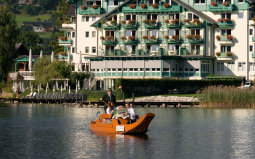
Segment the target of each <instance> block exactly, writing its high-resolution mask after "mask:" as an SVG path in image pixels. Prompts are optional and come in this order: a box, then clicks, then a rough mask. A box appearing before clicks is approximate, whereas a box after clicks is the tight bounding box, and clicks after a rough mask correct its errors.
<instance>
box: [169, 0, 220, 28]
mask: <svg viewBox="0 0 255 159" xmlns="http://www.w3.org/2000/svg"><path fill="white" fill-rule="evenodd" d="M173 1H175V2H176V3H178V4H179V5H181V6H183V7H184V8H186V9H188V10H189V11H191V12H192V13H195V14H196V15H197V16H199V17H200V18H202V19H204V20H206V21H207V22H209V23H211V24H217V21H216V20H214V19H212V18H211V17H209V16H208V15H206V14H204V13H202V12H201V11H198V10H196V9H194V8H192V7H191V6H189V5H188V4H186V3H184V2H183V1H181V0H173Z"/></svg>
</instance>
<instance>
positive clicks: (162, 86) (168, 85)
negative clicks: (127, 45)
mask: <svg viewBox="0 0 255 159" xmlns="http://www.w3.org/2000/svg"><path fill="white" fill-rule="evenodd" d="M241 83H242V81H241V79H216V80H213V79H208V80H175V79H116V81H115V90H119V85H122V88H123V92H124V93H125V94H126V95H127V96H128V97H130V96H132V93H135V95H136V96H137V95H161V94H168V90H173V89H178V90H182V91H185V92H187V93H195V92H196V91H197V90H199V89H201V88H204V87H208V86H212V85H216V86H217V85H224V86H230V85H232V86H240V85H241Z"/></svg>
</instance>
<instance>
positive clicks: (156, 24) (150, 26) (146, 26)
mask: <svg viewBox="0 0 255 159" xmlns="http://www.w3.org/2000/svg"><path fill="white" fill-rule="evenodd" d="M144 26H145V28H148V29H156V28H158V22H156V23H145V24H144Z"/></svg>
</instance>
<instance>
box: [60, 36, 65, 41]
mask: <svg viewBox="0 0 255 159" xmlns="http://www.w3.org/2000/svg"><path fill="white" fill-rule="evenodd" d="M59 39H60V40H62V41H66V40H67V37H66V36H60V37H59Z"/></svg>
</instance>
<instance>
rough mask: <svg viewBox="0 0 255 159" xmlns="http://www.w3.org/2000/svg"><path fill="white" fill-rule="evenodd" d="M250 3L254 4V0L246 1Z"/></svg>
mask: <svg viewBox="0 0 255 159" xmlns="http://www.w3.org/2000/svg"><path fill="white" fill-rule="evenodd" d="M247 1H248V2H250V3H255V0H247Z"/></svg>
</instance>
